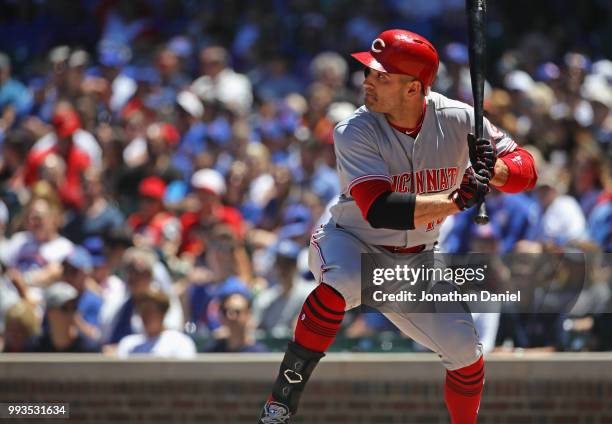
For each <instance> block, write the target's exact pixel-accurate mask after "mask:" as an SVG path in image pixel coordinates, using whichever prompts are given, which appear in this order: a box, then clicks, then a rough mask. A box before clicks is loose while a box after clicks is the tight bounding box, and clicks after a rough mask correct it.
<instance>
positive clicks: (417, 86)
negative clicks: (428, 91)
mask: <svg viewBox="0 0 612 424" xmlns="http://www.w3.org/2000/svg"><path fill="white" fill-rule="evenodd" d="M422 92H423V84H422V83H421V82H420V81H419V80H417V79H409V80H407V82H406V83H405V85H404V93H405V94H406V96H408V97H414V96H418V95H420V94H421V93H422Z"/></svg>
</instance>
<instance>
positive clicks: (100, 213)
mask: <svg viewBox="0 0 612 424" xmlns="http://www.w3.org/2000/svg"><path fill="white" fill-rule="evenodd" d="M105 191H106V190H105V188H104V182H103V181H102V173H101V170H100V169H99V168H95V167H92V168H89V169H88V170H87V171H86V172H85V174H84V175H83V194H84V196H83V200H84V202H83V209H82V210H79V211H75V213H74V214H72V215H71V217H72V219H70V220H69V221H68V222H67V223H66V225H65V226H64V229H63V233H64V234H65V235H67V236H68V238H70V239H71V240H73V241H76V242H77V243H80V242H82V241H83V240H84V239H85V238H87V237H90V236H101V235H104V234H107V233H108V232H110V231H111V230H113V229H114V228H119V227H121V226H122V225H123V223H124V221H125V218H124V217H123V214H122V213H121V212H120V211H119V209H118V208H117V207H116V206H115V205H113V204H112V203H111V202H109V200H108V198H107V196H106V193H105Z"/></svg>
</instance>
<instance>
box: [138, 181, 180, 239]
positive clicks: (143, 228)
mask: <svg viewBox="0 0 612 424" xmlns="http://www.w3.org/2000/svg"><path fill="white" fill-rule="evenodd" d="M138 192H139V194H140V201H139V209H138V212H135V213H134V214H132V215H130V217H129V218H128V220H127V222H128V225H129V226H130V228H131V229H132V230H133V231H134V240H135V243H136V244H137V245H140V246H143V247H149V248H160V249H162V250H164V249H165V248H166V247H167V246H171V247H169V249H170V250H171V251H176V248H178V244H179V243H180V238H181V233H180V222H179V221H178V219H176V217H174V216H173V215H172V214H170V213H169V212H168V211H167V210H166V208H165V206H164V200H163V199H164V194H165V193H166V183H165V182H164V180H162V179H161V178H159V177H147V178H145V179H144V180H142V181H141V183H140V185H139V186H138Z"/></svg>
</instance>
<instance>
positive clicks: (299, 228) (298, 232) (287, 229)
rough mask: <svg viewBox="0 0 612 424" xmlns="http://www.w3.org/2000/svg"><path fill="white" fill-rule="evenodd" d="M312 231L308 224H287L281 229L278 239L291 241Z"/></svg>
mask: <svg viewBox="0 0 612 424" xmlns="http://www.w3.org/2000/svg"><path fill="white" fill-rule="evenodd" d="M309 231H310V224H309V223H307V222H296V223H294V224H287V225H284V226H282V227H281V228H280V230H279V231H278V238H280V239H291V238H294V237H302V236H304V235H306V234H308V232H309Z"/></svg>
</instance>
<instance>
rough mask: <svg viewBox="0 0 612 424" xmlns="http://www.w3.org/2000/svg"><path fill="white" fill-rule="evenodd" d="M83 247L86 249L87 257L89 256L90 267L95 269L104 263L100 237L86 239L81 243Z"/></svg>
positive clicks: (104, 258)
mask: <svg viewBox="0 0 612 424" xmlns="http://www.w3.org/2000/svg"><path fill="white" fill-rule="evenodd" d="M83 247H84V248H85V249H87V252H89V256H91V264H92V266H95V267H97V266H101V265H104V264H105V263H106V257H105V256H104V240H102V237H99V236H93V237H87V238H86V239H85V240H84V241H83Z"/></svg>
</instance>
